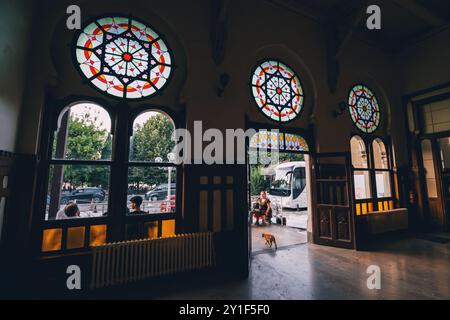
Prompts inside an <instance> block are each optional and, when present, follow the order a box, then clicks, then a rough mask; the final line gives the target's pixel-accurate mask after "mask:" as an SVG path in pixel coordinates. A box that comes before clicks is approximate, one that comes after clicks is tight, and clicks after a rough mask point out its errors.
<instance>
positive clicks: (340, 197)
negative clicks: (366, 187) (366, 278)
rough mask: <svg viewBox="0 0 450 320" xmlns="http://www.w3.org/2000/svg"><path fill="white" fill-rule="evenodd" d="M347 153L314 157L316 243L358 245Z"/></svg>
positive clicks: (335, 245) (340, 245)
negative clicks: (356, 243)
mask: <svg viewBox="0 0 450 320" xmlns="http://www.w3.org/2000/svg"><path fill="white" fill-rule="evenodd" d="M350 168H351V167H350V155H349V154H348V153H327V154H316V155H315V156H314V160H313V170H312V171H313V181H312V182H313V195H312V196H313V204H314V205H313V208H314V210H313V238H314V243H316V244H321V245H327V246H334V247H342V248H355V231H354V230H355V227H354V215H353V210H354V209H353V208H354V205H353V188H352V179H351V174H350V173H351V170H350Z"/></svg>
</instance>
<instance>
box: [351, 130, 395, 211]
mask: <svg viewBox="0 0 450 320" xmlns="http://www.w3.org/2000/svg"><path fill="white" fill-rule="evenodd" d="M350 146H351V155H352V166H353V179H354V191H355V202H356V213H357V214H358V215H359V214H367V213H370V212H372V211H387V210H391V209H393V208H394V198H393V195H392V190H391V181H392V178H393V175H394V171H393V169H392V167H391V163H392V161H390V160H389V157H390V155H389V153H388V149H387V148H386V145H385V143H384V142H383V141H382V140H381V139H380V138H375V139H373V140H369V142H366V141H365V140H364V139H362V138H361V137H359V136H354V137H352V139H351V140H350ZM366 150H369V152H368V153H366Z"/></svg>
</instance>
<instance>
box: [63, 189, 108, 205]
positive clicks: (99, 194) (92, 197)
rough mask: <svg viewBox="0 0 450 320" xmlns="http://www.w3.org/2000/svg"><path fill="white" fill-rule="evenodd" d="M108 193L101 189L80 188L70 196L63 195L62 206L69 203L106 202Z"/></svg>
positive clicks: (69, 194)
mask: <svg viewBox="0 0 450 320" xmlns="http://www.w3.org/2000/svg"><path fill="white" fill-rule="evenodd" d="M105 198H106V192H105V190H103V189H101V188H94V187H89V188H80V189H76V190H74V191H72V192H70V193H68V194H63V195H62V196H61V204H66V203H67V202H69V201H76V202H77V203H79V204H81V203H91V202H92V201H94V202H101V201H103V200H105Z"/></svg>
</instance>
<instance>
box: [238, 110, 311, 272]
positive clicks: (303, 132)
mask: <svg viewBox="0 0 450 320" xmlns="http://www.w3.org/2000/svg"><path fill="white" fill-rule="evenodd" d="M248 129H254V130H256V131H258V130H278V131H279V132H280V133H291V134H296V135H300V136H301V137H302V138H304V139H305V141H306V143H307V144H308V149H309V151H308V152H293V151H283V153H284V152H286V153H294V154H304V155H308V156H309V166H308V168H307V169H308V170H310V171H309V177H310V181H307V183H308V182H309V183H311V184H312V183H313V182H312V181H313V175H312V174H313V172H312V161H313V155H314V154H315V143H314V142H315V140H314V126H313V125H310V126H309V127H308V128H307V129H303V128H294V127H290V126H289V125H288V126H285V125H283V124H273V123H262V122H253V121H250V120H249V119H248V117H245V130H248ZM249 140H250V139H246V141H245V153H246V170H247V175H246V180H247V181H246V186H247V188H246V191H247V196H246V199H247V200H248V201H249V203H247V211H246V214H247V217H248V219H247V221H248V228H247V237H248V259H249V260H248V261H249V268H250V263H251V260H252V233H251V220H250V217H249V212H248V210H249V206H251V201H250V181H249V178H250V176H249V174H250V170H249V169H250V163H249V161H248V154H249V151H250V148H249V142H250V141H249ZM305 169H306V167H305ZM311 190H312V189H311ZM311 193H313V192H311ZM313 196H314V195H313V194H311V197H310V199H311V203H310V204H309V205H310V206H311V208H308V209H310V212H311V214H310V216H311V218H312V216H313V215H314V214H313V206H314V198H313ZM310 216H308V218H309V217H310ZM307 229H308V226H307ZM306 232H307V241H308V242H310V241H312V240H313V234H314V225H313V226H312V230H311V233H312V234H311V235H310V234H309V233H308V230H307V231H306ZM310 236H311V239H310Z"/></svg>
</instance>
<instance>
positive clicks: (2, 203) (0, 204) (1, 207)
mask: <svg viewBox="0 0 450 320" xmlns="http://www.w3.org/2000/svg"><path fill="white" fill-rule="evenodd" d="M5 207H6V197H1V198H0V240H1V239H2V231H3V221H4V218H5Z"/></svg>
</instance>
